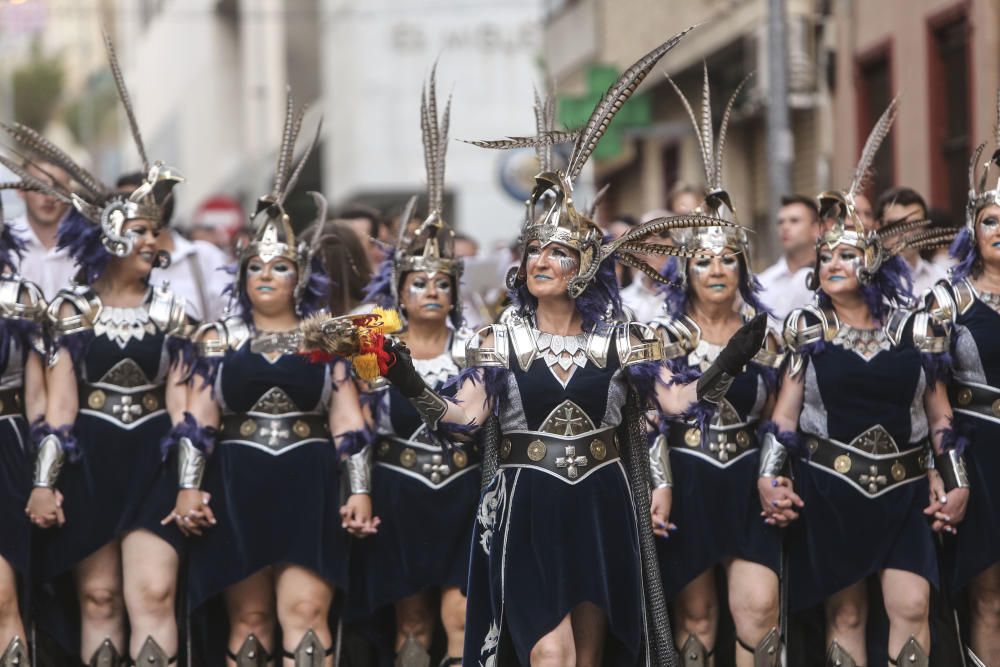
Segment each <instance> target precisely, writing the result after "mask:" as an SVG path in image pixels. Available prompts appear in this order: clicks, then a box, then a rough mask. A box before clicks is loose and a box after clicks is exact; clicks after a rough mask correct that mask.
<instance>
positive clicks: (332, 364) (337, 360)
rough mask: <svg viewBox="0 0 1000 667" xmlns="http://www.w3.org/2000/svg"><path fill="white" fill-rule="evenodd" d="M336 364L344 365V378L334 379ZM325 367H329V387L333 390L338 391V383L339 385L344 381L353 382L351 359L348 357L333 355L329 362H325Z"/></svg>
mask: <svg viewBox="0 0 1000 667" xmlns="http://www.w3.org/2000/svg"><path fill="white" fill-rule="evenodd" d="M338 366H344V379H343V380H337V379H336V377H337V367H338ZM327 367H328V368H329V369H330V380H331V381H330V387H331V388H332V389H333V390H334V391H338V390H339V389H340V387H339V386H338V385H341V384H343V383H345V382H353V380H352V375H351V360H350V359H345V358H343V357H334V358H333V359H331V360H330V361H329V363H328V364H327Z"/></svg>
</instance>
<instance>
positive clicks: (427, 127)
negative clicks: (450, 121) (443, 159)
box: [420, 85, 437, 208]
mask: <svg viewBox="0 0 1000 667" xmlns="http://www.w3.org/2000/svg"><path fill="white" fill-rule="evenodd" d="M435 123H437V119H435V120H433V121H432V120H431V119H430V116H429V115H428V114H427V86H426V85H424V87H423V88H422V89H421V91H420V140H421V143H423V146H424V171H425V172H426V178H427V206H428V208H430V206H431V202H432V201H433V200H434V154H433V150H432V146H433V139H432V135H431V126H432V125H434V124H435Z"/></svg>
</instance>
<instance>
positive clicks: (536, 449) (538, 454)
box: [528, 440, 545, 462]
mask: <svg viewBox="0 0 1000 667" xmlns="http://www.w3.org/2000/svg"><path fill="white" fill-rule="evenodd" d="M528 458H529V459H531V460H532V461H536V462H537V461H541V460H542V459H544V458H545V443H544V442H542V441H541V440H532V441H531V444H529V445H528Z"/></svg>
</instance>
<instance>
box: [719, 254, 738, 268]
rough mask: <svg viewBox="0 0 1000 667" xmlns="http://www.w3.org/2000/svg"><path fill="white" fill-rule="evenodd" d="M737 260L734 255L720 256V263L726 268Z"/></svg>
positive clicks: (736, 262) (732, 265) (735, 263)
mask: <svg viewBox="0 0 1000 667" xmlns="http://www.w3.org/2000/svg"><path fill="white" fill-rule="evenodd" d="M738 263H739V262H738V260H737V259H736V257H735V255H726V256H725V257H723V258H722V265H723V266H724V267H726V268H732V267H734V266H736V265H737V264H738Z"/></svg>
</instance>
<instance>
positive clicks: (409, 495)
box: [351, 339, 481, 614]
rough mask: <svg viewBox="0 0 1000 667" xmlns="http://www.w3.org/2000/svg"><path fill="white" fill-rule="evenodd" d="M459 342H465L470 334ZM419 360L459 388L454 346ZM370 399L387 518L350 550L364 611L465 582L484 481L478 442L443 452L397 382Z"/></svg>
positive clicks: (359, 607) (378, 494)
mask: <svg viewBox="0 0 1000 667" xmlns="http://www.w3.org/2000/svg"><path fill="white" fill-rule="evenodd" d="M457 344H461V345H462V346H463V347H464V339H461V340H459V341H457ZM463 354H464V350H463ZM414 365H415V366H416V368H417V370H418V372H420V373H421V375H422V376H423V377H424V380H425V382H427V383H428V384H429V385H430V386H432V387H434V388H435V389H436V390H438V392H439V393H441V394H442V395H445V396H450V395H454V392H455V387H454V386H451V387H448V388H445V385H446V384H447V383H448V382H450V381H451V380H453V379H454V378H455V377H456V376H457V375H458V372H459V367H458V364H457V363H456V362H455V361H454V359H453V353H452V349H451V345H449V348H448V350H446V351H445V353H444V354H442V355H440V356H439V357H437V358H436V359H429V360H420V359H417V360H414ZM370 398H371V401H372V407H373V416H374V419H375V428H376V432H377V435H378V442H377V444H376V445H375V454H374V461H375V464H374V467H373V470H372V494H371V495H372V507H373V510H374V514H375V516H377V517H379V518H380V519H381V520H382V522H381V524H379V528H378V533H377V534H375V535H373V536H371V537H367V538H365V539H363V540H356V541H355V542H354V545H353V549H352V577H351V599H352V607H354V608H355V609H354V611H355V612H356V613H361V614H370V613H373V612H375V611H376V610H378V609H379V608H380V607H382V606H385V605H387V604H391V603H394V602H396V601H398V600H401V599H403V598H406V597H409V596H411V595H414V594H416V593H419V592H420V591H423V590H427V589H435V588H448V587H464V586H465V583H466V577H467V576H468V567H469V543H470V541H471V539H472V527H473V525H474V523H475V515H476V505H477V501H478V499H479V491H480V480H481V474H480V465H479V453H478V449H477V448H476V447H475V446H474V445H473V444H472V443H468V444H460V443H452V444H451V447H452V448H453V449H451V451H447V452H443V451H442V449H441V445H440V443H439V442H438V440H437V439H436V438H435V437H432V436H431V434H429V433H428V431H427V427H426V425H424V423H423V421H422V420H421V418H420V415H419V413H418V412H417V411H416V409H415V408H414V407H413V406H412V404H411V403H410V401H409V400H407V399H406V398H405V397H404V396H403V395H402V394H401V393H400V392H399V390H398V389H396V388H395V387H393V386H391V385H389V386H385V387H383V388H381V389H376V390H375V391H374V392H373V393H372V394H371V396H370ZM408 449H409V450H410V451H412V452H414V453H416V454H417V457H418V458H417V459H415V460H414V461H413V462H411V461H410V459H409V458H407V456H408V455H406V454H404V452H406V451H407V450H408ZM425 465H426V466H427V468H426V469H425V468H424V466H425ZM435 473H436V474H435Z"/></svg>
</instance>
